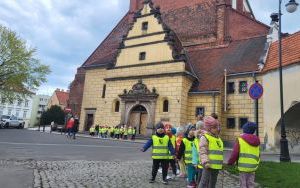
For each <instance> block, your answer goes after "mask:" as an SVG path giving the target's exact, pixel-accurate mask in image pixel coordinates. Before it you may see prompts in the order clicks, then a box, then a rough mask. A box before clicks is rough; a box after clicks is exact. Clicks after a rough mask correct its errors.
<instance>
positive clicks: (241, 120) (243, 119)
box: [240, 117, 248, 129]
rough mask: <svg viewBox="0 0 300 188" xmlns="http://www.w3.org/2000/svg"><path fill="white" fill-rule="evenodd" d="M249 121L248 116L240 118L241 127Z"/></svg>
mask: <svg viewBox="0 0 300 188" xmlns="http://www.w3.org/2000/svg"><path fill="white" fill-rule="evenodd" d="M247 122H248V118H246V117H243V118H240V128H241V129H242V128H243V125H245V124H246V123H247Z"/></svg>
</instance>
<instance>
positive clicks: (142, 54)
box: [139, 52, 146, 61]
mask: <svg viewBox="0 0 300 188" xmlns="http://www.w3.org/2000/svg"><path fill="white" fill-rule="evenodd" d="M139 59H140V60H141V61H142V60H145V59H146V52H141V53H140V57H139Z"/></svg>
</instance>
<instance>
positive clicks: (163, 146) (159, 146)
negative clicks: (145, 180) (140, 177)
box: [141, 123, 175, 184]
mask: <svg viewBox="0 0 300 188" xmlns="http://www.w3.org/2000/svg"><path fill="white" fill-rule="evenodd" d="M151 146H152V159H153V166H152V177H151V179H150V180H149V183H154V181H155V178H156V175H157V172H158V168H159V166H160V165H161V167H162V175H163V181H162V183H163V184H168V181H167V179H166V178H167V174H168V162H169V156H170V153H171V155H172V156H174V158H175V150H174V148H173V145H172V143H171V141H170V139H169V137H168V136H167V135H166V134H165V130H164V125H163V124H162V123H158V124H157V125H156V134H155V135H152V138H151V139H149V140H148V142H147V143H146V144H145V145H144V147H143V148H142V149H141V151H142V152H145V151H147V149H149V148H150V147H151ZM169 152H170V153H169Z"/></svg>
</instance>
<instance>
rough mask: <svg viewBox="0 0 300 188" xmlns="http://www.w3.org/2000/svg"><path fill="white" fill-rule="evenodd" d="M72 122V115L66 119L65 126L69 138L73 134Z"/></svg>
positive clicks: (73, 121)
mask: <svg viewBox="0 0 300 188" xmlns="http://www.w3.org/2000/svg"><path fill="white" fill-rule="evenodd" d="M74 123H75V120H74V117H73V116H71V118H70V119H69V120H68V122H67V126H66V127H67V131H68V137H69V138H71V137H72V136H73V134H74Z"/></svg>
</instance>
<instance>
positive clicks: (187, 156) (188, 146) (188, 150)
mask: <svg viewBox="0 0 300 188" xmlns="http://www.w3.org/2000/svg"><path fill="white" fill-rule="evenodd" d="M182 142H183V143H184V147H185V151H184V162H185V164H192V148H193V144H194V141H192V142H191V141H189V140H188V139H187V138H184V139H183V140H182Z"/></svg>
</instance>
